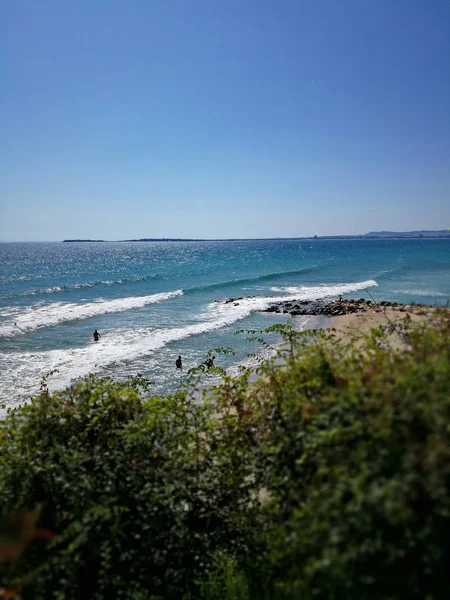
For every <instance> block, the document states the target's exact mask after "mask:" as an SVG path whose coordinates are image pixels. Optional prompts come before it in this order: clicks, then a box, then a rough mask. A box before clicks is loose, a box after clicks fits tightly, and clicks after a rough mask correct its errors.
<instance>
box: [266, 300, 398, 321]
mask: <svg viewBox="0 0 450 600" xmlns="http://www.w3.org/2000/svg"><path fill="white" fill-rule="evenodd" d="M378 304H379V305H380V306H383V307H384V306H398V303H397V302H386V301H383V302H379V303H378ZM373 306H374V303H373V302H372V300H365V299H364V298H359V299H358V300H354V299H351V300H332V301H330V302H325V301H323V300H317V301H315V302H307V301H305V300H303V301H300V302H299V301H295V300H294V301H289V300H288V301H286V300H281V301H280V302H275V303H273V304H271V305H270V306H269V307H268V308H267V309H266V310H265V311H264V312H271V313H282V314H290V315H293V316H296V315H325V316H329V317H336V316H338V315H348V314H351V313H356V312H365V311H366V310H369V309H370V308H373Z"/></svg>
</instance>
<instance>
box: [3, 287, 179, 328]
mask: <svg viewBox="0 0 450 600" xmlns="http://www.w3.org/2000/svg"><path fill="white" fill-rule="evenodd" d="M182 295H183V290H175V291H173V292H163V293H159V294H152V295H150V296H135V297H133V296H132V297H128V298H117V299H115V300H102V299H98V300H97V301H94V302H89V303H86V304H76V303H73V302H53V303H51V304H45V305H43V306H37V307H36V308H32V307H30V308H27V309H26V310H24V311H23V310H20V309H17V310H16V309H13V310H10V312H9V315H8V316H10V317H11V321H9V322H7V323H2V324H1V325H0V337H12V336H16V335H21V334H24V333H29V332H30V331H34V330H35V329H39V328H40V327H49V326H51V325H59V324H61V323H65V322H67V321H75V320H78V319H89V318H90V317H95V316H98V315H103V314H106V313H115V312H123V311H126V310H132V309H134V308H142V307H143V306H147V305H148V304H155V303H157V302H163V301H164V300H169V299H170V298H174V297H176V296H182ZM7 314H8V313H6V312H4V313H3V315H7Z"/></svg>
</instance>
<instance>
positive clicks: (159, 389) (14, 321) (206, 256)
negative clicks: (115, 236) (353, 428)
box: [0, 239, 450, 406]
mask: <svg viewBox="0 0 450 600" xmlns="http://www.w3.org/2000/svg"><path fill="white" fill-rule="evenodd" d="M369 293H370V294H371V295H372V296H373V297H374V298H375V299H378V300H391V301H394V300H395V301H400V302H420V303H426V304H436V305H444V304H446V303H447V302H448V301H449V300H450V240H444V239H442V240H249V241H208V242H130V243H124V242H117V243H11V244H0V404H4V405H6V406H12V405H15V404H17V403H19V402H22V401H24V400H25V399H27V398H29V397H30V395H33V394H35V393H36V392H37V391H38V389H39V382H40V379H41V377H42V375H44V374H45V373H48V372H49V371H51V370H53V369H57V370H58V372H57V373H55V374H54V375H52V376H51V377H50V378H49V387H50V390H52V391H53V390H57V389H61V388H63V387H65V386H67V385H69V384H70V382H71V381H72V380H73V379H76V378H79V377H82V376H83V375H86V374H88V373H90V372H95V373H98V374H99V375H110V376H112V377H114V378H117V379H121V378H125V377H127V376H129V375H133V374H136V373H137V372H141V373H143V374H145V375H146V376H148V377H149V378H150V379H151V380H152V381H154V391H155V393H168V392H171V391H174V390H175V389H176V388H177V386H179V385H180V379H181V378H182V377H183V374H182V373H180V372H178V371H177V370H176V369H175V359H176V357H177V356H178V355H179V354H181V356H182V358H183V364H184V372H186V369H188V368H189V367H191V366H194V365H196V364H198V363H199V362H201V361H202V360H204V357H205V355H206V352H207V351H208V350H209V349H214V348H218V347H233V348H235V349H236V355H235V356H231V355H218V356H217V361H216V363H217V364H220V365H221V366H223V367H225V368H227V369H228V370H229V371H230V372H233V371H235V370H237V369H238V366H239V365H240V364H242V363H245V362H246V361H247V360H248V359H247V358H246V357H247V354H248V352H250V351H253V350H254V349H255V348H254V347H253V346H252V345H251V344H250V343H249V342H246V341H245V338H244V336H242V335H235V332H236V331H237V330H238V329H245V328H250V329H251V328H264V327H267V326H269V325H272V324H274V323H276V322H286V321H287V320H289V319H292V317H286V316H283V315H274V314H270V313H263V312H260V311H261V309H263V308H265V307H267V306H268V305H269V304H270V301H271V300H274V299H280V298H291V299H294V298H295V299H305V300H309V299H311V300H313V299H319V298H327V297H328V298H333V297H336V296H337V295H339V294H342V295H343V296H344V297H347V298H351V297H366V298H368V294H369ZM240 296H242V298H243V299H242V300H239V301H236V302H231V303H227V304H226V303H225V302H224V301H225V300H226V299H228V298H230V297H240ZM295 319H296V323H295V325H296V327H308V322H309V320H310V317H295ZM94 329H98V330H99V332H100V334H101V336H102V337H101V339H100V341H99V342H98V343H94V342H93V339H92V333H93V331H94Z"/></svg>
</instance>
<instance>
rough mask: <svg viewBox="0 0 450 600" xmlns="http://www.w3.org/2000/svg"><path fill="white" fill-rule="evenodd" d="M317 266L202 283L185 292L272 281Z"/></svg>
mask: <svg viewBox="0 0 450 600" xmlns="http://www.w3.org/2000/svg"><path fill="white" fill-rule="evenodd" d="M316 270H317V267H315V266H314V267H305V268H304V269H297V270H295V271H276V272H274V273H267V274H265V275H258V276H257V277H248V278H244V279H229V280H228V281H219V282H218V283H210V284H207V285H203V286H202V285H200V286H195V287H191V288H188V289H185V290H184V291H185V293H186V294H189V293H193V292H199V291H204V290H217V289H221V288H227V287H232V286H234V285H236V286H242V285H249V284H252V283H257V282H258V281H270V280H271V279H280V278H282V277H295V276H296V275H304V274H305V273H311V272H312V271H316Z"/></svg>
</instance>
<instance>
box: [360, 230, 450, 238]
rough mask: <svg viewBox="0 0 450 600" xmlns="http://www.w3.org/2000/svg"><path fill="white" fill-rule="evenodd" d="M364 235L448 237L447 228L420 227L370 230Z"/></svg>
mask: <svg viewBox="0 0 450 600" xmlns="http://www.w3.org/2000/svg"><path fill="white" fill-rule="evenodd" d="M364 237H373V238H374V237H376V238H403V237H407V238H435V237H450V230H449V229H439V230H437V231H429V230H428V229H421V230H420V231H370V232H369V233H366V234H365V236H364Z"/></svg>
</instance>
